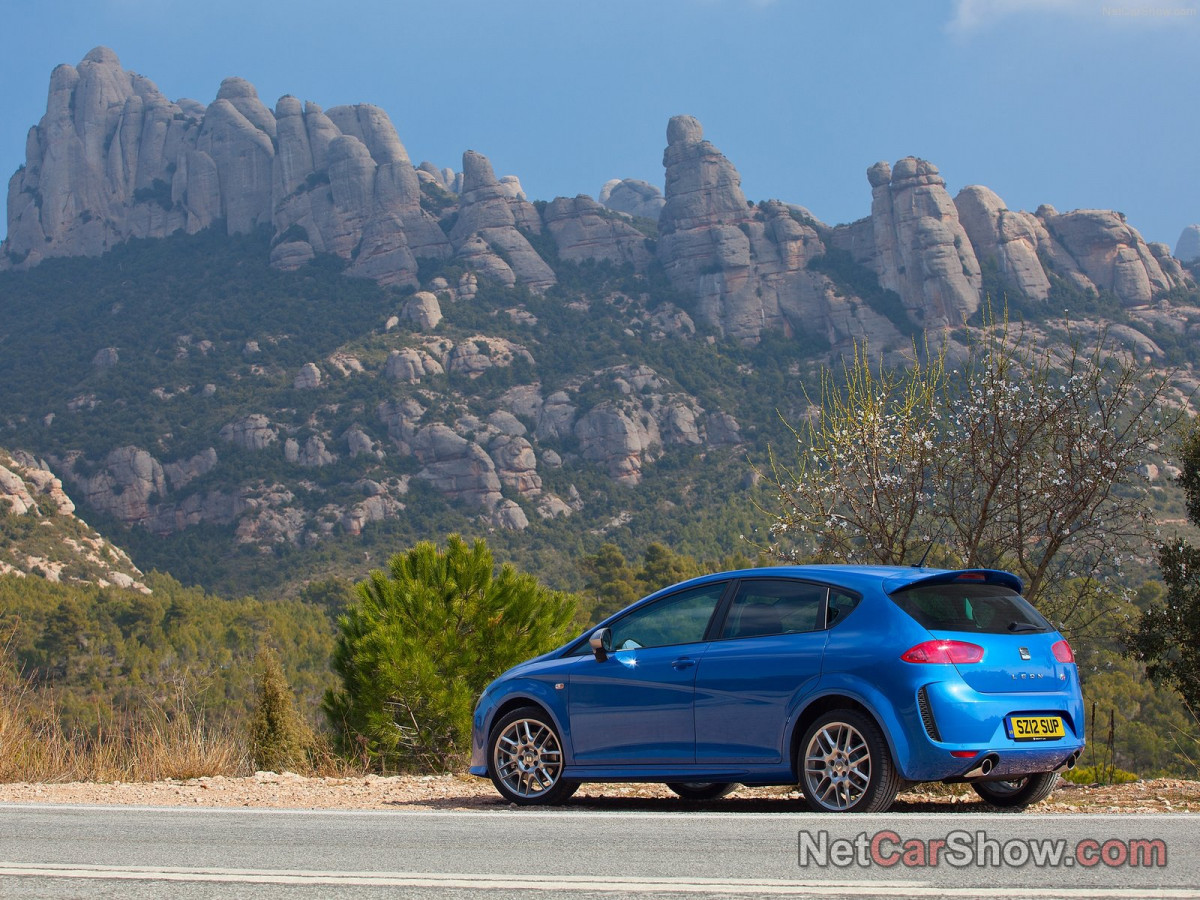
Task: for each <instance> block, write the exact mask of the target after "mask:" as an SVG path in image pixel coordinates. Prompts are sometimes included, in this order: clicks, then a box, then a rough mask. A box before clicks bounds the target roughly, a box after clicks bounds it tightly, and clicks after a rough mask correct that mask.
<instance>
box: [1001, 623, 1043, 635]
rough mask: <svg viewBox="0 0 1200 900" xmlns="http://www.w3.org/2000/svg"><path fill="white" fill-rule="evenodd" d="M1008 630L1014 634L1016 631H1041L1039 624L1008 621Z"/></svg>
mask: <svg viewBox="0 0 1200 900" xmlns="http://www.w3.org/2000/svg"><path fill="white" fill-rule="evenodd" d="M1008 630H1009V631H1011V632H1013V633H1014V634H1015V633H1016V632H1018V631H1041V630H1042V626H1041V625H1035V624H1034V623H1033V622H1009V623H1008Z"/></svg>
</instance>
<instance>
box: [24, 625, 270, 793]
mask: <svg viewBox="0 0 1200 900" xmlns="http://www.w3.org/2000/svg"><path fill="white" fill-rule="evenodd" d="M59 709H60V704H59V703H58V702H57V697H56V696H55V694H54V692H53V690H51V689H49V688H45V687H39V686H36V685H34V684H33V683H32V682H31V681H29V680H28V679H27V678H25V677H24V676H23V675H22V674H21V673H20V672H19V671H18V670H17V668H16V666H15V663H14V661H13V659H12V654H11V652H10V650H9V648H7V647H3V646H0V782H18V781H20V782H42V783H48V782H63V781H101V782H112V781H155V780H159V779H165V778H199V777H203V776H206V775H208V776H212V775H227V776H237V775H246V774H249V772H250V771H251V769H252V767H251V766H250V763H249V756H248V754H247V751H246V746H245V743H246V742H245V739H244V737H243V736H242V735H241V734H240V733H239V729H237V728H235V727H233V725H232V723H230V722H228V721H213V720H211V719H210V718H209V717H208V716H206V715H205V714H204V713H203V712H202V711H200V710H197V709H196V708H195V707H194V706H193V705H192V704H190V703H189V702H187V700H186V698H185V697H183V696H180V697H178V698H177V699H176V701H175V702H174V704H173V705H171V706H170V707H165V706H163V705H162V704H158V703H153V702H149V701H148V702H147V703H146V704H145V706H144V707H143V708H141V709H135V710H112V709H110V710H106V711H105V713H106V714H105V715H103V716H99V717H98V718H99V719H100V720H101V722H103V723H104V724H102V725H99V726H97V727H96V728H95V729H93V730H89V731H83V730H79V729H69V728H67V727H65V726H64V725H63V723H62V720H61V718H60V716H59Z"/></svg>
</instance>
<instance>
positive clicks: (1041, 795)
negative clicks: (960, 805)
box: [971, 772, 1058, 809]
mask: <svg viewBox="0 0 1200 900" xmlns="http://www.w3.org/2000/svg"><path fill="white" fill-rule="evenodd" d="M1057 786H1058V773H1057V772H1039V773H1038V774H1036V775H1026V776H1024V777H1023V778H1013V779H1011V780H1009V781H974V782H972V783H971V787H973V788H974V789H975V793H977V794H978V795H979V796H980V797H982V798H983V799H984V800H986V801H987V802H988V803H990V804H991V805H992V806H999V807H1002V808H1004V809H1012V808H1017V809H1020V808H1023V807H1026V806H1032V805H1033V804H1035V803H1041V802H1042V801H1043V800H1045V799H1046V798H1047V797H1049V796H1050V792H1051V791H1053V790H1054V788H1055V787H1057Z"/></svg>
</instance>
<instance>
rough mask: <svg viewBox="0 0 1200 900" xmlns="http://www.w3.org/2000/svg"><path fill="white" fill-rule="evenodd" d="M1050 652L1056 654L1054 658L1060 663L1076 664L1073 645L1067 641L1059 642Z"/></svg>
mask: <svg viewBox="0 0 1200 900" xmlns="http://www.w3.org/2000/svg"><path fill="white" fill-rule="evenodd" d="M1050 652H1051V653H1053V654H1054V658H1055V659H1057V660H1058V661H1059V662H1070V663H1073V662H1075V651H1073V650H1072V649H1071V645H1070V644H1068V643H1067V642H1066V641H1059V642H1058V643H1056V644H1055V645H1054V646H1053V647H1051V648H1050Z"/></svg>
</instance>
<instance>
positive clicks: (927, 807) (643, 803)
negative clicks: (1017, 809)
mask: <svg viewBox="0 0 1200 900" xmlns="http://www.w3.org/2000/svg"><path fill="white" fill-rule="evenodd" d="M0 803H55V804H70V805H75V804H82V805H87V804H96V805H105V806H126V805H127V806H208V807H263V808H279V809H350V810H353V809H373V810H461V809H500V808H504V807H506V806H508V805H509V804H507V803H505V802H504V801H503V800H501V799H500V797H499V795H497V793H496V791H495V789H494V788H493V787H492V785H491V783H490V782H489V781H487V780H486V779H482V778H473V777H471V776H469V775H427V776H412V775H403V776H392V777H381V776H378V775H367V776H359V777H350V778H308V777H305V776H302V775H295V774H293V773H290V772H283V773H280V774H277V773H274V772H258V773H256V774H254V775H252V776H248V777H245V778H226V777H223V776H216V777H212V778H194V779H189V780H187V781H172V780H167V781H155V782H136V783H130V782H116V783H111V784H98V783H65V784H20V783H15V784H0ZM570 805H572V806H576V807H584V808H591V809H614V810H620V809H626V810H635V809H638V810H655V811H669V810H687V809H712V810H722V811H731V812H733V811H744V812H778V813H790V812H796V811H799V810H802V809H804V806H803V800H802V799H801V797H800V794H799V793H797V792H796V791H789V790H787V789H786V788H742V789H740V790H738V791H737V792H736V793H734V794H733V795H731V796H730V797H727V798H725V799H723V800H718V801H714V802H711V803H690V802H685V801H681V800H679V799H678V798H676V797H675V795H674V794H672V793H671V792H670V791H669V790H667V788H666V787H664V786H662V785H656V784H655V785H641V784H639V785H631V784H586V785H584V786H583V787H582V788H580V790H579V792H578V793H577V794H576V795H575V797H574V798H572V800H571V801H570ZM988 809H989V807H987V806H985V805H984V804H983V802H982V801H980V800H979V798H978V797H977V796H976V795H975V793H974V791H972V790H970V788H966V787H964V786H961V785H956V786H943V785H931V786H922V787H919V788H916V789H914V790H910V791H907V792H905V793H902V794H901V795H900V796H899V798H897V801H896V804H895V805H894V806H893V808H892V811H893V812H896V813H905V812H981V811H984V810H988ZM1030 812H1038V813H1123V812H1138V813H1177V812H1191V813H1197V812H1200V781H1185V780H1180V779H1165V778H1163V779H1155V780H1151V781H1138V782H1134V783H1132V784H1121V785H1104V786H1102V785H1092V786H1090V787H1089V786H1079V785H1074V784H1070V783H1068V782H1060V785H1059V788H1058V789H1057V790H1056V791H1055V792H1054V793H1053V794H1052V795H1051V796H1050V798H1049V799H1048V800H1047V801H1045V802H1044V803H1041V804H1039V805H1038V806H1036V807H1034V808H1033V809H1032V810H1030Z"/></svg>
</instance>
